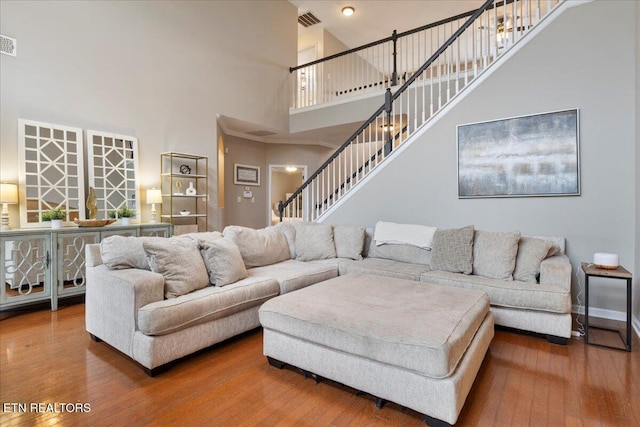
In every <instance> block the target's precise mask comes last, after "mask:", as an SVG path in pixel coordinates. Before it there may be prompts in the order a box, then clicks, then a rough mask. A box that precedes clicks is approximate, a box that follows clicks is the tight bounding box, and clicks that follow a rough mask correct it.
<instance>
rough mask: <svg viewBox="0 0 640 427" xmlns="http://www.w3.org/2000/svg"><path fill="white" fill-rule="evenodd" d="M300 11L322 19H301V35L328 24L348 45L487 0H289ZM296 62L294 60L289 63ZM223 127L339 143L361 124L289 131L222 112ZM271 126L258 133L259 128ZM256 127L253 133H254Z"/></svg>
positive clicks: (272, 138)
mask: <svg viewBox="0 0 640 427" xmlns="http://www.w3.org/2000/svg"><path fill="white" fill-rule="evenodd" d="M289 1H290V3H292V4H293V5H294V6H296V7H297V8H298V15H301V14H304V13H307V12H313V14H314V15H315V16H316V17H317V18H318V19H320V21H321V22H320V23H319V24H316V25H313V26H311V27H309V28H304V27H303V26H302V25H299V24H298V35H302V34H304V33H305V32H308V31H315V30H317V29H318V28H324V29H325V30H326V31H328V32H330V33H331V34H332V35H333V36H334V37H336V38H337V39H339V40H340V41H342V43H344V44H345V45H346V46H348V47H349V48H354V47H358V46H362V45H363V44H366V43H370V42H373V41H376V40H380V39H383V38H385V37H388V36H390V35H391V34H392V32H393V30H397V31H398V32H399V33H401V32H404V31H408V30H411V29H413V28H417V27H421V26H423V25H426V24H430V23H432V22H436V21H439V20H442V19H445V18H449V17H451V16H455V15H458V14H460V13H464V12H468V11H470V10H474V9H477V8H478V7H480V6H481V5H482V3H484V0H394V1H391V0H289ZM345 6H353V7H354V8H355V13H354V14H353V15H352V16H350V17H346V16H344V15H342V12H341V11H342V8H343V7H345ZM291 65H294V64H291ZM218 120H219V123H220V125H221V127H222V130H223V131H224V132H225V133H227V134H230V135H234V136H238V137H242V138H247V139H252V140H255V141H260V142H265V143H285V144H287V143H288V144H313V145H322V146H325V147H338V146H339V145H340V144H342V143H343V142H344V141H346V139H347V138H348V137H349V136H351V134H352V133H353V132H354V131H355V130H356V129H357V128H358V127H359V126H360V124H361V123H352V124H347V125H342V126H336V127H332V128H324V129H315V130H313V131H308V132H302V133H298V134H288V133H283V132H281V131H278V130H275V129H266V128H265V127H264V126H259V125H256V124H252V123H247V122H244V121H241V120H237V119H234V118H232V117H228V116H219V117H218ZM262 131H268V132H272V134H270V135H266V136H264V135H263V136H259V135H258V136H256V135H255V132H258V133H261V132H262ZM252 133H253V134H252Z"/></svg>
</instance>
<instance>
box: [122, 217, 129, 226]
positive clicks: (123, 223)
mask: <svg viewBox="0 0 640 427" xmlns="http://www.w3.org/2000/svg"><path fill="white" fill-rule="evenodd" d="M122 225H131V218H122Z"/></svg>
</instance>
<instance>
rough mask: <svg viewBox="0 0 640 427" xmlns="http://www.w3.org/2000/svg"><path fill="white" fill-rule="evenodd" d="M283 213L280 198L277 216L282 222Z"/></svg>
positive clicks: (282, 204)
mask: <svg viewBox="0 0 640 427" xmlns="http://www.w3.org/2000/svg"><path fill="white" fill-rule="evenodd" d="M283 213H284V203H282V200H280V201H279V202H278V216H279V217H280V222H282V215H283Z"/></svg>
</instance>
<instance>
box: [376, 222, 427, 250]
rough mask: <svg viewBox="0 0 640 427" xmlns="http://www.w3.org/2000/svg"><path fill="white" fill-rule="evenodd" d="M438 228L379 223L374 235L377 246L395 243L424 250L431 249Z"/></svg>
mask: <svg viewBox="0 0 640 427" xmlns="http://www.w3.org/2000/svg"><path fill="white" fill-rule="evenodd" d="M436 230H437V227H429V226H427V225H415V224H396V223H393V222H383V221H378V222H377V223H376V229H375V231H374V233H373V240H375V242H376V245H377V246H380V245H384V244H385V243H394V244H399V245H403V244H404V245H412V246H417V247H419V248H423V249H431V243H432V241H433V233H435V232H436Z"/></svg>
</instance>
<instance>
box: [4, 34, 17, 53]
mask: <svg viewBox="0 0 640 427" xmlns="http://www.w3.org/2000/svg"><path fill="white" fill-rule="evenodd" d="M0 53H4V54H5V55H10V56H16V54H17V53H18V42H17V40H16V39H13V38H11V37H7V36H3V35H0Z"/></svg>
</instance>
